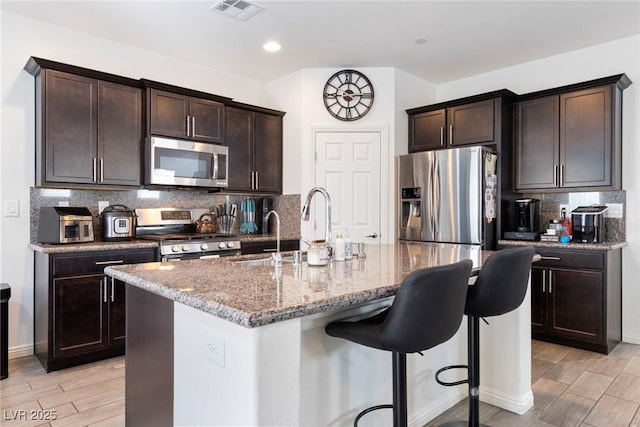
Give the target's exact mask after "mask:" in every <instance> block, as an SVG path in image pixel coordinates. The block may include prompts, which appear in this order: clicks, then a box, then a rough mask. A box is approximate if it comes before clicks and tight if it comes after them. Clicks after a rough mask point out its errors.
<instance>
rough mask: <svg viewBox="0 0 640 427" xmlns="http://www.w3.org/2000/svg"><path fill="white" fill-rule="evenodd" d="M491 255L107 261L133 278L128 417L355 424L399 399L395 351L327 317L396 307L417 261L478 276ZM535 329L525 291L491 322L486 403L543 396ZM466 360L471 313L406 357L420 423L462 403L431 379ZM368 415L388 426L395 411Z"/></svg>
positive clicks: (466, 250)
mask: <svg viewBox="0 0 640 427" xmlns="http://www.w3.org/2000/svg"><path fill="white" fill-rule="evenodd" d="M490 254H491V252H487V251H481V250H479V249H478V248H477V247H473V246H467V245H449V244H429V243H410V242H399V243H397V244H394V245H369V246H367V253H366V258H354V259H353V260H348V261H345V262H333V263H331V264H330V265H329V266H326V267H312V266H308V265H306V263H305V264H303V265H300V266H296V265H291V264H285V265H284V266H283V267H282V268H280V269H276V268H274V267H271V266H269V265H256V264H261V263H260V262H255V263H252V262H246V259H245V258H244V257H243V258H242V259H239V258H232V257H230V258H221V259H214V260H192V261H181V262H175V263H171V262H169V263H148V264H139V265H129V266H119V267H108V268H107V269H105V274H107V275H109V276H112V277H114V278H116V279H119V280H122V281H125V282H126V283H127V344H126V345H127V347H126V354H127V360H126V367H127V372H126V417H127V418H126V419H127V425H136V426H138V425H154V426H160V425H251V426H259V425H260V426H262V425H270V426H272V425H308V426H316V425H317V426H328V425H332V426H334V425H337V426H342V425H344V426H347V425H351V424H352V422H353V417H354V416H355V414H356V413H357V412H359V411H360V410H362V409H364V408H365V407H367V406H370V405H373V404H379V403H389V402H390V401H391V355H390V353H389V352H384V351H379V350H374V349H370V348H366V347H363V346H358V345H355V344H353V343H350V342H348V341H345V340H339V339H336V338H332V337H329V336H327V335H326V334H325V333H324V326H325V325H326V324H327V323H328V322H330V321H333V320H336V319H340V318H345V317H351V316H355V315H358V314H365V313H368V312H370V311H372V310H376V309H380V308H382V307H385V306H387V305H389V304H390V303H391V301H392V297H393V295H394V294H395V292H396V290H397V288H398V286H399V285H400V283H401V282H402V280H403V279H404V277H405V276H406V275H407V274H409V273H410V272H411V271H413V270H415V269H418V268H423V267H431V266H438V265H444V264H449V263H453V262H457V261H459V260H462V259H471V260H473V262H474V272H477V271H479V269H481V267H482V262H483V260H484V259H486V257H487V256H490ZM473 280H474V279H473V278H471V279H470V283H472V282H473ZM529 325H530V302H529V297H528V296H527V299H526V300H525V302H524V303H523V305H522V306H521V307H520V308H519V309H518V310H516V311H514V312H512V313H509V314H507V315H504V316H500V317H497V318H494V319H492V321H491V325H490V326H487V325H484V324H483V325H481V326H482V331H481V339H482V345H481V378H482V381H481V384H482V386H481V393H480V395H481V399H482V400H483V401H486V402H489V403H492V404H494V405H497V406H500V407H502V408H504V409H507V410H510V411H513V412H516V413H519V414H522V413H524V412H526V410H528V409H529V408H530V407H531V406H532V405H533V395H532V393H531V384H530V351H531V350H530V336H531V335H530V326H529ZM429 326H431V325H426V326H425V327H429ZM433 327H437V325H433ZM464 363H466V322H464V321H463V322H462V325H461V328H460V330H459V331H458V333H457V334H456V335H455V336H454V337H453V338H452V339H451V340H450V341H448V342H447V343H445V344H443V345H440V346H438V347H435V348H433V349H431V350H428V351H426V352H424V356H420V355H418V354H415V355H410V356H409V358H408V399H409V400H408V405H409V421H410V423H411V424H412V425H424V424H425V423H426V422H428V421H429V420H430V419H432V418H434V417H435V416H437V415H438V414H440V413H442V412H444V411H445V410H447V409H448V408H450V407H451V406H453V405H454V404H455V403H457V402H458V401H460V400H461V399H463V398H464V396H465V395H466V392H467V391H466V387H464V386H460V387H441V386H439V385H437V384H436V383H435V380H434V378H433V376H434V373H435V371H436V370H437V369H438V368H440V367H442V366H445V365H450V364H464ZM460 375H463V374H460ZM451 376H452V377H454V375H453V374H452V375H451ZM452 379H454V378H452ZM369 417H370V418H369V419H368V421H367V422H368V425H389V424H390V420H391V411H378V413H374V414H371V415H370V416H369ZM369 423H370V424H369Z"/></svg>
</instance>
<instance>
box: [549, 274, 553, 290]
mask: <svg viewBox="0 0 640 427" xmlns="http://www.w3.org/2000/svg"><path fill="white" fill-rule="evenodd" d="M552 286H553V275H552V274H551V272H549V293H551V292H552V290H551V288H552Z"/></svg>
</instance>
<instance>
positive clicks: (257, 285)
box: [105, 242, 492, 328]
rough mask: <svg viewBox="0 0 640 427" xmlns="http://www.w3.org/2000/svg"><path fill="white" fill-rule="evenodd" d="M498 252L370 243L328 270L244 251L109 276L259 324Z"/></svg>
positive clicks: (382, 292)
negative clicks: (275, 263)
mask: <svg viewBox="0 0 640 427" xmlns="http://www.w3.org/2000/svg"><path fill="white" fill-rule="evenodd" d="M491 253H492V252H491V251H482V250H480V249H479V248H478V247H477V246H470V245H453V244H439V243H417V242H398V243H396V244H379V245H367V250H366V255H367V256H366V258H354V259H352V260H347V261H344V262H336V261H334V262H332V263H330V264H329V265H328V266H324V267H316V266H308V265H307V264H306V263H303V264H302V265H297V266H294V265H292V264H285V265H284V266H283V267H282V268H281V269H275V268H274V267H271V266H250V265H246V264H245V265H243V264H238V263H234V261H239V260H246V259H247V257H246V256H245V257H226V258H217V259H212V260H211V259H210V260H187V261H181V262H166V263H157V262H154V263H146V264H135V265H126V266H115V267H107V268H106V269H105V274H107V275H109V276H113V277H115V278H116V279H118V280H122V281H125V282H127V283H129V284H131V285H134V286H137V287H139V288H142V289H145V290H147V291H149V292H152V293H154V294H157V295H160V296H163V297H165V298H168V299H170V300H173V301H177V302H180V303H182V304H185V305H187V306H190V307H193V308H196V309H198V310H201V311H203V312H206V313H210V314H212V315H214V316H217V317H220V318H222V319H226V320H229V321H231V322H234V323H236V324H239V325H242V326H245V327H249V328H252V327H257V326H262V325H266V324H270V323H274V322H278V321H282V320H287V319H293V318H299V317H303V316H308V315H311V314H315V313H320V312H324V311H328V310H332V309H340V308H345V307H350V306H354V305H359V304H363V303H367V302H371V301H374V300H378V299H380V298H385V297H389V296H392V295H395V293H396V291H397V289H398V287H399V286H400V283H401V282H402V280H403V279H404V278H405V276H407V274H409V273H410V272H411V271H413V270H416V269H418V268H423V267H433V266H438V265H445V264H450V263H454V262H457V261H459V260H463V259H471V260H473V265H474V271H475V272H477V271H478V270H479V269H480V267H481V266H482V262H483V260H484V259H486V257H487V256H489V255H490V254H491ZM259 257H260V258H265V257H264V255H261V256H259ZM253 258H256V256H254V257H253Z"/></svg>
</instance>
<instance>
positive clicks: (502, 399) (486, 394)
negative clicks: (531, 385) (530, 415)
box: [480, 385, 533, 415]
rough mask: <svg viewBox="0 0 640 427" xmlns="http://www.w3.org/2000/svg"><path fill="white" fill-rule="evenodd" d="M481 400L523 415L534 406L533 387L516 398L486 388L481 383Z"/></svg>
mask: <svg viewBox="0 0 640 427" xmlns="http://www.w3.org/2000/svg"><path fill="white" fill-rule="evenodd" d="M480 400H481V401H482V402H485V403H489V404H491V405H493V406H497V407H499V408H502V409H505V410H507V411H509V412H513V413H515V414H518V415H522V414H524V413H525V412H527V411H528V410H529V409H531V408H533V392H532V391H531V389H529V391H528V392H527V393H525V394H524V395H523V396H520V398H519V399H517V400H516V399H513V398H512V397H508V396H505V395H504V394H501V393H498V392H495V391H493V390H490V389H487V388H484V387H482V385H481V386H480Z"/></svg>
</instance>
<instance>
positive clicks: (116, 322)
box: [107, 278, 127, 346]
mask: <svg viewBox="0 0 640 427" xmlns="http://www.w3.org/2000/svg"><path fill="white" fill-rule="evenodd" d="M107 280H108V282H107V283H108V284H109V286H110V289H109V301H108V302H109V345H111V346H124V337H125V329H126V328H125V317H126V308H127V307H126V304H125V283H124V282H122V281H120V280H115V279H113V278H107Z"/></svg>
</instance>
